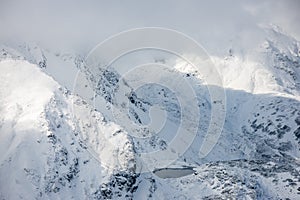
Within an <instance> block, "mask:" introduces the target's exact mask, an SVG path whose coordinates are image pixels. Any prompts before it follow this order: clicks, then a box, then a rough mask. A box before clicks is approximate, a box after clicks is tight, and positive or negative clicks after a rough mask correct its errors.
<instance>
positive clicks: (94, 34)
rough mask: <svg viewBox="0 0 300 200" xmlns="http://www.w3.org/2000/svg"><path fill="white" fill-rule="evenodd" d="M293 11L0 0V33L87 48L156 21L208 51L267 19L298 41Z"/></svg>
mask: <svg viewBox="0 0 300 200" xmlns="http://www.w3.org/2000/svg"><path fill="white" fill-rule="evenodd" d="M299 10H300V1H298V0H277V1H276V0H266V1H262V0H254V1H240V0H235V1H234V0H227V1H221V0H219V1H216V0H213V1H199V0H195V1H179V0H178V1H174V0H165V1H161V0H160V1H159V0H155V1H138V0H136V1H130V0H129V1H126V2H125V1H121V0H120V1H113V2H112V1H99V0H86V1H79V0H78V1H76V0H75V1H74V0H72V1H71V0H68V1H62V0H54V1H42V0H36V1H33V0H26V1H23V0H20V1H17V0H0V27H1V31H0V38H2V39H3V38H4V40H6V39H7V38H10V39H16V38H20V39H23V40H25V41H31V40H32V41H35V40H40V41H48V42H49V43H50V44H53V45H57V46H59V45H61V46H69V47H74V48H87V49H88V48H91V47H92V46H94V45H95V44H97V43H98V42H101V41H102V40H104V39H105V38H107V37H109V36H111V35H112V34H116V33H118V32H120V31H124V30H127V29H131V28H138V27H144V26H156V27H157V26H158V27H166V28H171V29H175V30H178V31H181V32H183V33H186V34H188V35H189V36H191V37H193V38H194V39H196V40H197V41H198V42H200V43H201V44H203V46H205V47H207V48H208V50H210V49H212V48H215V45H216V44H219V45H220V46H222V45H230V42H232V41H233V42H234V41H239V42H240V43H243V42H246V43H247V41H249V40H253V42H254V41H255V40H258V38H259V35H260V31H261V30H259V29H258V27H259V26H260V25H267V24H270V23H272V24H276V25H279V26H280V27H281V28H282V29H283V30H285V31H286V32H287V33H289V34H290V35H292V36H294V37H296V38H297V39H298V40H300V12H299ZM249 44H250V43H248V44H247V45H249Z"/></svg>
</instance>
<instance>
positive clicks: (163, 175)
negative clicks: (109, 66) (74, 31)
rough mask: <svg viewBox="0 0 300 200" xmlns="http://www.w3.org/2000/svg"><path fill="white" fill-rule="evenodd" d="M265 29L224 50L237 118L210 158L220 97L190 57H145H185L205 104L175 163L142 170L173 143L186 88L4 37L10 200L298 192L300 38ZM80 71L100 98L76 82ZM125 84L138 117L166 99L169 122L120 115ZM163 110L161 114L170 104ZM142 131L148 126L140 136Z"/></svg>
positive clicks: (229, 111) (3, 163)
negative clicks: (207, 145)
mask: <svg viewBox="0 0 300 200" xmlns="http://www.w3.org/2000/svg"><path fill="white" fill-rule="evenodd" d="M264 31H265V34H266V39H265V40H264V41H263V42H262V43H261V44H259V45H258V46H256V47H255V48H254V49H252V51H248V53H247V54H246V55H244V56H241V54H240V53H239V50H240V49H238V48H237V49H235V48H229V49H228V55H226V56H225V57H219V56H213V57H212V60H213V62H214V64H215V66H216V67H217V69H218V70H219V72H220V74H221V76H222V80H223V87H220V86H214V87H216V89H220V90H224V91H225V93H226V103H225V106H226V117H225V124H224V127H223V130H222V133H221V136H220V138H219V140H218V142H217V144H216V145H215V146H214V148H213V149H212V151H211V152H210V153H209V154H208V155H207V156H206V157H204V158H201V157H199V149H200V146H201V144H202V143H203V140H204V136H205V134H204V133H205V132H206V131H207V129H208V124H209V119H210V116H211V112H212V110H211V109H212V105H213V104H215V103H217V102H212V101H211V99H210V94H209V91H208V90H207V87H206V85H205V83H204V81H203V80H202V79H201V76H200V75H199V74H197V72H194V71H193V70H192V69H191V67H190V66H189V65H187V64H186V63H182V62H181V61H178V60H174V59H173V58H172V56H169V57H168V56H167V55H166V56H165V57H164V56H163V58H159V59H157V57H156V56H151V55H153V54H149V55H150V56H149V55H148V56H147V57H145V58H143V60H142V62H150V61H151V62H162V63H163V64H166V65H173V66H175V67H174V69H173V71H172V73H176V74H177V76H178V77H180V78H184V79H186V80H187V82H188V83H189V84H191V85H192V87H193V89H194V91H195V92H196V97H197V100H198V106H199V111H200V113H201V115H200V120H199V123H198V122H197V121H196V120H195V113H193V111H192V110H188V111H189V112H190V115H188V116H186V119H188V120H189V121H191V122H192V123H190V124H192V125H195V126H197V128H198V129H197V133H196V135H195V138H194V139H193V142H192V144H191V145H190V146H189V148H188V149H187V150H186V151H185V152H183V154H182V155H178V157H176V159H175V160H172V159H171V160H172V162H170V163H169V162H167V163H168V164H167V165H165V162H164V161H165V160H166V161H169V160H170V158H168V157H158V158H157V160H153V159H152V160H151V162H152V163H151V164H149V166H147V167H148V169H149V170H148V171H141V170H142V169H141V167H142V166H141V155H143V153H147V152H153V151H164V150H166V149H167V148H168V145H169V144H170V143H171V141H172V137H173V136H174V135H173V133H174V131H176V125H177V124H178V123H180V117H181V114H182V113H181V110H180V104H179V102H178V100H177V98H176V93H174V91H171V90H170V89H168V88H164V87H163V86H161V85H146V86H144V87H141V88H139V89H138V90H136V91H135V90H134V89H133V87H132V86H130V84H128V83H126V82H124V81H121V80H122V77H121V76H120V74H119V73H118V71H114V70H111V71H106V72H104V73H101V74H100V75H98V76H97V77H96V75H95V74H92V73H90V72H89V71H88V69H87V68H86V67H85V62H84V57H85V56H84V55H81V54H79V53H64V52H59V51H55V50H52V49H47V48H44V47H42V46H39V45H37V44H34V43H30V44H29V43H24V44H21V45H19V44H15V43H14V44H13V43H6V44H3V45H2V46H1V55H0V58H1V61H0V71H1V74H0V81H1V82H0V83H1V84H0V101H1V103H0V113H1V115H0V119H1V120H0V133H1V134H0V143H1V145H0V152H1V154H0V197H1V199H64V198H66V199H107V198H113V199H115V198H117V199H298V198H299V195H300V174H299V170H300V163H299V156H300V148H299V144H300V110H299V108H300V102H299V100H300V96H299V91H300V88H299V87H300V85H299V84H300V74H299V73H300V43H299V42H298V41H297V40H295V39H293V38H292V37H290V36H288V35H286V34H285V33H283V32H282V31H280V30H279V29H278V28H277V27H272V28H265V29H264ZM235 52H238V53H235ZM143 53H145V52H143ZM160 55H161V54H160ZM122 63H124V64H125V63H126V62H125V61H124V62H122V60H121V61H120V62H119V63H118V64H122ZM78 70H79V71H80V74H81V75H82V76H83V77H84V78H86V86H85V87H88V89H90V90H91V91H95V94H96V96H97V98H98V99H99V102H100V103H99V104H97V105H98V106H96V107H95V105H93V99H89V98H88V97H89V96H88V95H85V94H78V93H76V91H75V90H74V88H73V87H74V77H76V75H77V72H78ZM144 70H146V69H144ZM144 72H145V71H144ZM146 74H147V75H149V76H151V75H152V74H151V71H149V72H147V71H146ZM153 75H155V74H153ZM161 77H163V78H165V79H167V78H168V76H167V75H166V76H165V77H164V76H163V75H162V76H160V78H161ZM135 78H141V77H133V80H134V79H135ZM179 89H180V87H179ZM118 90H122V91H125V93H126V95H125V100H126V98H127V100H128V102H129V107H128V108H129V112H128V113H127V114H128V117H129V119H131V120H132V121H133V122H134V123H135V124H138V125H143V124H147V123H149V113H150V114H151V107H153V106H155V105H158V107H159V108H160V109H161V110H163V111H164V112H165V113H167V115H166V124H167V128H165V129H163V130H161V132H160V133H159V134H155V135H152V133H151V130H150V132H149V130H146V129H135V128H134V127H131V126H126V124H122V123H121V122H118V121H116V120H115V118H114V116H113V115H111V114H110V112H109V111H110V110H111V109H120V105H121V103H122V102H118V101H117V100H115V99H114V97H113V96H112V95H113V94H114V93H115V92H116V91H118ZM121 111H122V109H121ZM156 115H157V116H155V113H154V118H155V117H156V118H158V119H160V115H161V112H158V114H157V113H156ZM158 122H159V120H158ZM184 128H186V129H187V130H189V129H188V128H191V129H192V128H193V127H184ZM143 131H145V132H143ZM147 131H148V132H147ZM141 132H142V133H143V134H145V135H147V134H148V135H147V137H134V136H135V135H136V134H141ZM149 135H150V136H149ZM175 152H176V150H175ZM161 163H163V165H161ZM162 166H163V167H162Z"/></svg>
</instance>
